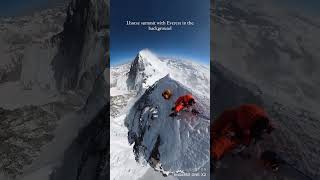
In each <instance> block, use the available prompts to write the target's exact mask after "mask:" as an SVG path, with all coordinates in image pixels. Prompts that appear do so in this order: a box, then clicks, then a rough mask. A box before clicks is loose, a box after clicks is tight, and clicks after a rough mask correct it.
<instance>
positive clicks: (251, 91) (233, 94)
mask: <svg viewBox="0 0 320 180" xmlns="http://www.w3.org/2000/svg"><path fill="white" fill-rule="evenodd" d="M211 70H212V73H213V79H212V81H213V82H212V83H213V84H214V86H213V87H212V91H213V92H214V93H213V99H214V101H213V102H212V104H211V105H212V106H213V107H215V109H214V113H213V114H212V115H213V116H214V117H215V118H216V117H217V116H218V115H219V114H220V113H221V112H222V111H223V110H224V109H227V108H231V107H235V106H238V105H240V104H243V103H254V104H258V105H260V106H262V107H263V108H265V110H266V111H267V113H268V114H269V115H270V117H271V119H272V121H273V122H274V124H275V126H276V130H275V132H274V133H273V134H272V135H271V136H270V137H266V139H265V140H264V141H263V143H260V144H258V146H256V148H255V147H251V148H249V149H248V152H250V153H252V154H253V158H252V159H251V160H245V159H241V158H238V157H235V158H234V157H227V158H226V159H224V160H223V161H222V164H223V168H221V169H220V170H217V171H216V172H215V174H214V175H212V177H214V179H217V180H224V179H225V180H233V179H234V180H236V179H248V180H249V179H263V180H271V179H285V180H289V179H293V178H295V179H299V180H304V178H303V177H301V176H298V177H292V174H297V172H289V173H288V172H287V174H281V173H279V174H274V173H271V172H267V171H266V170H265V169H263V168H262V167H261V166H260V165H259V163H258V162H257V157H258V155H259V152H261V151H264V150H273V151H275V152H277V153H278V154H280V155H281V156H282V157H283V158H284V159H285V160H286V161H288V162H289V163H291V164H293V165H294V166H295V167H296V168H298V169H299V170H301V171H302V172H304V173H306V174H307V175H308V176H310V177H313V178H314V179H319V177H320V174H319V171H318V167H319V166H320V164H319V162H320V159H319V156H318V155H317V154H318V153H319V151H320V149H319V147H320V146H319V145H320V138H319V137H320V131H319V128H320V121H319V119H320V118H319V117H320V116H319V114H317V113H316V112H311V111H308V110H306V109H301V108H299V107H296V106H294V105H290V104H287V102H283V101H281V100H279V99H277V97H276V96H274V95H272V94H270V93H269V92H267V91H263V90H261V89H260V88H258V87H257V86H255V85H254V84H252V83H250V82H247V81H244V80H242V79H241V78H239V77H237V75H235V74H233V73H232V72H231V71H229V70H227V69H226V68H225V67H223V66H221V65H219V64H218V63H214V64H213V65H212V66H211ZM231 172H232V173H231Z"/></svg>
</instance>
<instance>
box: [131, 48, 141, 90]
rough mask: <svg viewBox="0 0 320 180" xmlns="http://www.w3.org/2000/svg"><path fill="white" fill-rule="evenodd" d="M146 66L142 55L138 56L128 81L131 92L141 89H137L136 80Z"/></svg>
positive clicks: (133, 63) (132, 65)
mask: <svg viewBox="0 0 320 180" xmlns="http://www.w3.org/2000/svg"><path fill="white" fill-rule="evenodd" d="M144 68H145V67H144V64H143V62H142V60H141V57H140V55H139V54H138V55H137V56H136V58H135V59H134V61H133V62H132V64H131V67H130V71H129V74H128V79H127V86H128V89H129V90H133V89H135V90H137V89H138V88H139V87H136V78H137V76H138V73H139V72H140V71H143V70H144Z"/></svg>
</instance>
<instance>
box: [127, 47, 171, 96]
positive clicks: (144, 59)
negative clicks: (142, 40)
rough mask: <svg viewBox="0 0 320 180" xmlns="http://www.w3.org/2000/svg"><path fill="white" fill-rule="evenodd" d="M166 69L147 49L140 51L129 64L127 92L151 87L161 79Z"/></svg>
mask: <svg viewBox="0 0 320 180" xmlns="http://www.w3.org/2000/svg"><path fill="white" fill-rule="evenodd" d="M167 72H168V67H167V66H166V65H165V63H164V62H162V61H161V60H160V59H159V58H158V57H157V56H156V55H155V54H153V53H152V52H151V51H150V50H148V49H143V50H141V51H140V52H139V53H138V55H137V56H136V58H135V59H134V61H133V62H132V64H131V67H130V71H129V73H128V79H127V81H126V82H127V87H128V89H129V90H132V89H134V90H139V89H141V88H146V87H148V85H151V84H153V83H154V82H155V80H157V79H159V78H161V77H163V76H165V75H166V73H167Z"/></svg>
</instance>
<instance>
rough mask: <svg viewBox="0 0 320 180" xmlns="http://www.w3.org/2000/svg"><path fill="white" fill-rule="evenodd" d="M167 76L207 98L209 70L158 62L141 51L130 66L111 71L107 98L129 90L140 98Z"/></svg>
mask: <svg viewBox="0 0 320 180" xmlns="http://www.w3.org/2000/svg"><path fill="white" fill-rule="evenodd" d="M129 64H130V65H129ZM167 74H170V77H171V78H172V79H175V80H177V81H179V82H180V83H182V84H184V85H185V86H187V87H188V88H190V89H192V91H196V92H198V93H200V94H202V95H205V96H209V91H210V88H209V83H210V70H209V66H206V65H201V64H198V63H196V62H192V61H186V60H176V59H173V58H160V57H158V56H157V55H155V54H154V53H153V52H151V51H150V50H148V49H143V50H141V51H140V52H139V53H138V54H137V55H136V57H135V59H134V60H133V61H132V62H130V63H128V64H124V65H121V66H117V67H112V68H111V77H110V79H111V95H112V93H113V92H114V93H116V92H119V91H132V90H133V91H138V92H140V93H141V94H142V93H143V92H144V91H145V90H146V89H147V88H148V87H150V86H152V85H153V84H154V83H155V82H156V81H158V80H159V79H161V78H163V77H164V76H166V75H167Z"/></svg>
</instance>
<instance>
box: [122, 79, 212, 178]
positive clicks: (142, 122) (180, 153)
mask: <svg viewBox="0 0 320 180" xmlns="http://www.w3.org/2000/svg"><path fill="white" fill-rule="evenodd" d="M166 88H169V89H171V91H172V92H173V96H172V97H171V99H170V100H165V99H163V97H162V96H161V93H162V92H163V91H164V90H165V89H166ZM189 93H190V91H189V90H188V89H187V88H186V87H184V86H183V85H182V84H180V83H178V82H176V81H174V80H172V79H171V78H170V77H169V76H166V77H164V78H162V79H161V80H159V81H158V82H156V83H155V84H154V85H153V86H151V87H150V88H149V89H147V90H146V92H145V94H144V95H142V96H141V98H139V100H138V101H137V102H136V103H135V105H134V106H133V107H132V108H131V110H130V113H129V114H128V116H127V118H126V122H125V123H126V126H127V127H128V129H129V132H128V140H129V143H130V144H133V143H134V152H135V155H136V158H137V159H140V158H141V160H142V159H144V160H146V161H149V163H151V161H150V158H151V157H155V156H157V155H155V154H152V153H154V152H155V151H157V152H158V156H160V163H161V164H162V168H163V169H164V170H165V171H170V172H176V171H179V170H180V171H187V172H191V171H192V170H196V171H198V170H199V169H200V168H202V167H204V165H205V164H206V163H208V161H209V137H210V135H209V132H208V127H209V123H210V122H209V120H208V119H207V118H204V117H201V116H194V115H192V113H191V112H181V114H180V115H178V116H177V117H175V118H172V117H169V114H170V112H171V108H172V107H173V105H174V102H175V100H176V99H177V98H178V97H179V96H182V95H185V94H189ZM193 96H194V97H195V100H196V102H197V104H196V105H195V107H194V108H195V109H197V110H198V111H200V112H201V113H202V115H204V116H206V117H209V111H210V110H209V99H207V98H205V97H204V96H201V95H198V94H193ZM157 144H158V145H157Z"/></svg>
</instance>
